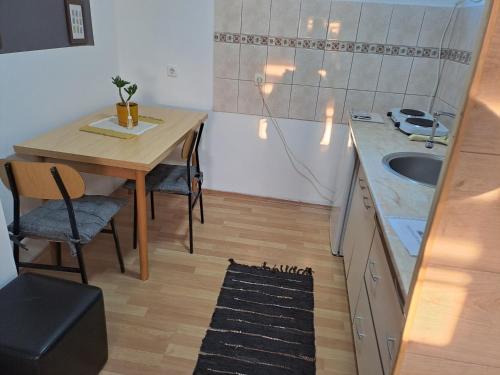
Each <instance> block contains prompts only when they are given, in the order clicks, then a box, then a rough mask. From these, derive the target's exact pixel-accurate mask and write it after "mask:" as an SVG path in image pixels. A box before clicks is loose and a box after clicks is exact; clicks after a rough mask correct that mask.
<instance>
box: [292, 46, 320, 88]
mask: <svg viewBox="0 0 500 375" xmlns="http://www.w3.org/2000/svg"><path fill="white" fill-rule="evenodd" d="M323 55H324V51H319V50H312V49H299V48H298V49H297V50H296V52H295V72H294V74H293V83H294V84H298V85H310V86H318V85H319V79H320V70H321V67H322V65H323Z"/></svg>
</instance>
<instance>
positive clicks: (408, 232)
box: [388, 217, 427, 257]
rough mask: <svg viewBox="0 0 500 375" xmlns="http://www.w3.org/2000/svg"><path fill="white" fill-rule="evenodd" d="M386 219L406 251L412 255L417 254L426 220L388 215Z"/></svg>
mask: <svg viewBox="0 0 500 375" xmlns="http://www.w3.org/2000/svg"><path fill="white" fill-rule="evenodd" d="M388 219H389V222H390V223H391V226H392V228H393V229H394V231H395V232H396V233H397V235H398V237H399V239H400V240H401V242H402V243H403V245H404V246H405V247H406V250H408V253H410V255H411V256H412V257H416V256H418V253H419V252H420V244H421V243H422V238H423V237H424V232H425V226H426V224H427V220H426V219H415V218H409V217H388Z"/></svg>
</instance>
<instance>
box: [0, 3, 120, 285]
mask: <svg viewBox="0 0 500 375" xmlns="http://www.w3.org/2000/svg"><path fill="white" fill-rule="evenodd" d="M91 9H92V20H93V28H94V39H95V46H88V47H76V48H62V49H52V50H44V51H33V52H23V53H13V54H4V55H0V129H1V130H0V131H1V137H0V157H5V156H8V155H11V154H13V148H12V146H13V145H14V144H16V143H19V142H22V141H24V140H27V139H30V138H33V137H35V136H37V135H39V134H42V133H44V132H46V131H48V130H50V129H53V128H56V127H59V126H62V125H64V124H66V123H68V122H71V121H73V120H75V119H77V118H79V117H81V116H83V115H85V114H88V113H90V112H94V111H97V110H100V109H101V108H103V107H104V106H108V105H111V104H113V103H114V102H115V96H116V93H115V90H114V87H113V86H112V84H111V76H113V75H114V74H116V72H117V71H118V60H117V58H118V55H117V43H116V36H115V33H114V30H115V28H114V24H113V23H114V3H113V2H112V1H109V0H108V1H102V0H91ZM85 180H86V182H87V187H88V190H87V192H90V193H98V192H102V193H105V194H108V193H110V192H111V191H113V190H114V189H115V188H116V186H117V183H118V182H117V180H115V179H110V178H103V177H96V176H85ZM0 203H2V204H3V207H4V211H5V216H6V219H7V221H8V222H10V221H11V220H12V200H11V196H10V192H9V191H8V190H7V189H6V188H5V187H4V186H3V184H1V183H0ZM33 204H36V202H24V204H23V208H24V209H26V208H29V207H30V206H32V205H33ZM0 216H1V217H0V230H3V228H5V225H4V224H3V222H1V221H2V220H3V214H2V215H0ZM0 234H1V233H0ZM2 240H3V239H2V238H1V237H0V258H2V257H6V256H7V257H9V256H12V255H11V254H12V253H11V252H10V253H8V252H5V244H4V243H2ZM44 245H45V243H44V242H43V241H33V242H30V245H29V247H30V250H32V251H30V253H29V254H26V253H25V252H24V251H23V252H22V253H21V255H22V256H23V257H24V258H32V257H34V256H35V255H36V253H37V252H38V251H40V249H41V248H43V247H44ZM4 264H5V265H6V266H5V267H8V264H7V260H6V261H5V262H4V260H3V259H0V283H1V281H2V280H5V278H7V277H8V276H9V269H8V268H4Z"/></svg>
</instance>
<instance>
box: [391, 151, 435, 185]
mask: <svg viewBox="0 0 500 375" xmlns="http://www.w3.org/2000/svg"><path fill="white" fill-rule="evenodd" d="M382 161H383V163H384V165H385V166H386V168H387V169H388V170H389V171H391V172H392V173H394V174H395V175H397V176H400V177H402V178H406V179H408V180H411V181H413V182H416V183H419V184H422V185H425V186H430V187H435V186H436V185H437V182H438V179H439V174H440V173H441V167H442V166H443V157H441V156H437V155H431V154H423V153H419V152H398V153H394V154H389V155H386V156H385V157H384V159H383V160H382Z"/></svg>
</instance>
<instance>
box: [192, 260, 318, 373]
mask: <svg viewBox="0 0 500 375" xmlns="http://www.w3.org/2000/svg"><path fill="white" fill-rule="evenodd" d="M229 261H230V263H231V264H230V265H229V267H228V268H227V272H226V277H225V279H224V284H223V286H222V289H221V292H220V295H219V299H218V300H217V307H216V308H215V312H214V314H213V316H212V322H211V323H210V328H209V329H208V330H207V334H206V336H205V338H204V339H203V343H202V345H201V349H200V354H199V356H198V363H197V364H196V368H195V370H194V374H196V375H199V374H235V375H251V374H267V375H274V374H315V371H316V363H315V352H316V349H315V344H314V294H313V277H312V270H311V269H310V268H303V269H299V268H298V267H290V266H279V267H276V266H274V267H269V266H267V265H266V263H264V264H263V266H262V267H255V266H246V265H242V264H237V263H236V262H234V260H232V259H230V260H229Z"/></svg>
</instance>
